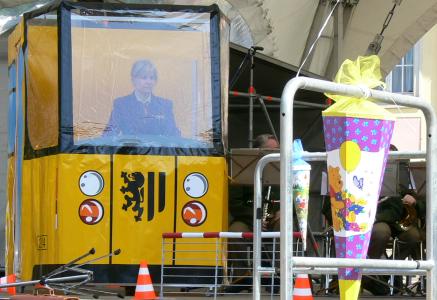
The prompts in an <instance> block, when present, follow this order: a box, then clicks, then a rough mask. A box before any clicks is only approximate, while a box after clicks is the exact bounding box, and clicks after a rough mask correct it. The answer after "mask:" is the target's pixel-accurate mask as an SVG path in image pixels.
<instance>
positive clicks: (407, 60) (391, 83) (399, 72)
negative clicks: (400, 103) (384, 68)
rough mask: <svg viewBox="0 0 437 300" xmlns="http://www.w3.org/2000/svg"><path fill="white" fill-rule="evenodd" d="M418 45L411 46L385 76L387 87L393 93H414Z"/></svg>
mask: <svg viewBox="0 0 437 300" xmlns="http://www.w3.org/2000/svg"><path fill="white" fill-rule="evenodd" d="M418 52H419V51H418V46H417V45H415V46H413V47H412V48H411V49H410V50H409V51H408V52H407V54H405V56H404V57H402V58H401V60H400V62H399V63H398V64H397V65H396V66H395V67H394V68H393V70H392V71H391V72H390V74H388V76H387V78H386V82H387V89H388V90H389V91H390V92H393V93H401V94H406V95H416V91H417V90H418V89H417V86H418V82H417V78H418V77H417V74H418V70H417V67H418Z"/></svg>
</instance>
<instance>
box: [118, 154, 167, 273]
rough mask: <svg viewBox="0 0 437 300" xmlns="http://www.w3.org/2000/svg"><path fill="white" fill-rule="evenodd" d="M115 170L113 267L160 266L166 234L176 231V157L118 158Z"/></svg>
mask: <svg viewBox="0 0 437 300" xmlns="http://www.w3.org/2000/svg"><path fill="white" fill-rule="evenodd" d="M113 170H114V171H113V193H114V194H113V199H114V203H113V220H114V221H113V222H114V223H113V248H114V249H117V248H120V249H121V254H120V255H117V256H115V257H113V263H114V264H138V263H139V262H140V261H141V260H143V259H146V260H147V262H148V263H149V264H155V265H160V264H161V241H162V233H163V232H172V231H173V230H174V217H175V201H174V198H175V157H174V156H158V155H147V156H144V155H114V164H113ZM151 184H152V185H151ZM127 198H128V199H131V200H129V201H131V202H130V203H128V200H127ZM152 198H153V200H152ZM138 201H140V202H139V203H138ZM129 204H130V205H129ZM137 205H138V206H137ZM137 208H138V209H137ZM146 249H147V250H146ZM169 262H171V261H169Z"/></svg>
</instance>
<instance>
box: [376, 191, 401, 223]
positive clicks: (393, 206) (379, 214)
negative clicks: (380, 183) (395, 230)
mask: <svg viewBox="0 0 437 300" xmlns="http://www.w3.org/2000/svg"><path fill="white" fill-rule="evenodd" d="M403 211H404V207H403V202H402V198H401V197H390V198H388V199H387V200H385V201H383V202H381V203H380V204H379V205H378V209H377V211H376V217H375V223H377V222H385V223H387V224H395V223H396V222H399V221H400V220H401V219H402V215H403Z"/></svg>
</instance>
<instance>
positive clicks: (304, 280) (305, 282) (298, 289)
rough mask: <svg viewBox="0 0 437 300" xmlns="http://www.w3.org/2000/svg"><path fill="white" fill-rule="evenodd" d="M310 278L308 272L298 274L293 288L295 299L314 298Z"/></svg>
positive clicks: (310, 299) (308, 299)
mask: <svg viewBox="0 0 437 300" xmlns="http://www.w3.org/2000/svg"><path fill="white" fill-rule="evenodd" d="M313 299H314V298H313V294H312V293H311V286H310V280H309V278H308V275H307V274H297V276H296V282H295V283H294V289H293V300H313Z"/></svg>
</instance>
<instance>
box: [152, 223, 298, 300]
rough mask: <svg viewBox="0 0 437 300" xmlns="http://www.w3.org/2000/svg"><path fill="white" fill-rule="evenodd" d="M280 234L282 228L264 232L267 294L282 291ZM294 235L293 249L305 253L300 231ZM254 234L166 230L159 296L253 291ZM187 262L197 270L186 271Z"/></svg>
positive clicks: (262, 255)
mask: <svg viewBox="0 0 437 300" xmlns="http://www.w3.org/2000/svg"><path fill="white" fill-rule="evenodd" d="M279 236H280V233H279V232H263V233H262V235H261V237H262V238H263V239H264V240H263V243H262V245H263V248H262V252H261V257H262V260H261V265H262V266H264V267H266V266H268V267H269V269H271V270H272V271H271V272H269V273H268V274H266V276H264V277H263V278H262V287H263V288H264V294H263V295H264V296H268V295H270V296H271V297H273V296H277V295H278V294H279V274H278V273H279V272H277V269H278V267H279ZM294 237H295V240H296V243H295V247H294V249H293V251H294V253H295V255H303V253H302V243H301V240H300V233H298V232H295V233H294ZM252 238H253V233H252V232H179V233H164V234H163V235H162V264H161V284H160V297H161V298H162V297H164V295H165V296H169V295H177V294H181V293H183V294H187V293H189V294H193V295H203V296H205V295H207V296H213V297H214V299H215V298H216V297H217V296H219V295H229V294H237V293H238V294H239V295H242V294H246V295H249V294H251V292H252V269H253V266H252V245H253V243H252V241H251V240H252ZM176 241H177V242H176ZM211 245H213V247H211ZM186 254H188V255H186ZM194 265H195V266H194ZM187 266H189V269H190V270H191V271H193V270H194V271H193V273H192V274H190V272H187V271H186V270H187ZM205 271H206V272H205ZM208 271H210V272H208ZM195 273H196V274H195ZM199 273H200V274H202V275H199Z"/></svg>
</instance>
